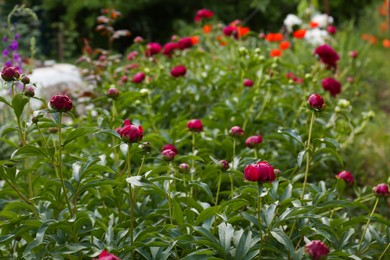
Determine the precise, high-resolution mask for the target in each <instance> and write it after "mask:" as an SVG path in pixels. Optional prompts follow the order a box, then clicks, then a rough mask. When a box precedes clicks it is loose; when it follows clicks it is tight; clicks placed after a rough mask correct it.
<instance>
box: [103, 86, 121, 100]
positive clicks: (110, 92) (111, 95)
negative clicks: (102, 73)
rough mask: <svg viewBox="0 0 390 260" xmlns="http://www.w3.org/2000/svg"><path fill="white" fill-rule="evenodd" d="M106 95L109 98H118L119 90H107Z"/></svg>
mask: <svg viewBox="0 0 390 260" xmlns="http://www.w3.org/2000/svg"><path fill="white" fill-rule="evenodd" d="M106 95H107V97H109V98H113V99H116V98H117V97H118V96H119V90H117V89H116V88H110V89H109V90H107V94H106Z"/></svg>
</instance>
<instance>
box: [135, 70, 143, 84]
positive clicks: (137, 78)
mask: <svg viewBox="0 0 390 260" xmlns="http://www.w3.org/2000/svg"><path fill="white" fill-rule="evenodd" d="M144 80H145V73H143V72H138V73H137V74H135V75H134V76H133V82H134V83H141V82H142V81H144Z"/></svg>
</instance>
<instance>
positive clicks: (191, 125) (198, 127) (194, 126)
mask: <svg viewBox="0 0 390 260" xmlns="http://www.w3.org/2000/svg"><path fill="white" fill-rule="evenodd" d="M187 128H188V129H189V130H190V131H193V132H202V131H203V124H202V121H200V120H199V119H192V120H190V121H188V123H187Z"/></svg>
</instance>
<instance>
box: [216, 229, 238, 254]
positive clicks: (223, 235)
mask: <svg viewBox="0 0 390 260" xmlns="http://www.w3.org/2000/svg"><path fill="white" fill-rule="evenodd" d="M218 234H219V241H221V244H222V246H223V248H224V250H225V254H226V255H227V256H228V257H229V258H230V257H231V256H230V245H231V243H232V239H233V235H234V228H233V226H232V225H231V224H229V223H225V222H222V223H221V224H219V225H218Z"/></svg>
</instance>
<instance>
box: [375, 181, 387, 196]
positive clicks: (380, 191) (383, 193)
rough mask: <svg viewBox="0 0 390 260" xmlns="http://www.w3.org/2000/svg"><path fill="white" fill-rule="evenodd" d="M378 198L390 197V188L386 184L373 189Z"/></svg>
mask: <svg viewBox="0 0 390 260" xmlns="http://www.w3.org/2000/svg"><path fill="white" fill-rule="evenodd" d="M373 191H374V193H375V195H376V196H381V197H387V196H389V195H390V193H389V186H388V185H387V184H386V183H381V184H378V185H376V186H375V187H374V188H373Z"/></svg>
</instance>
